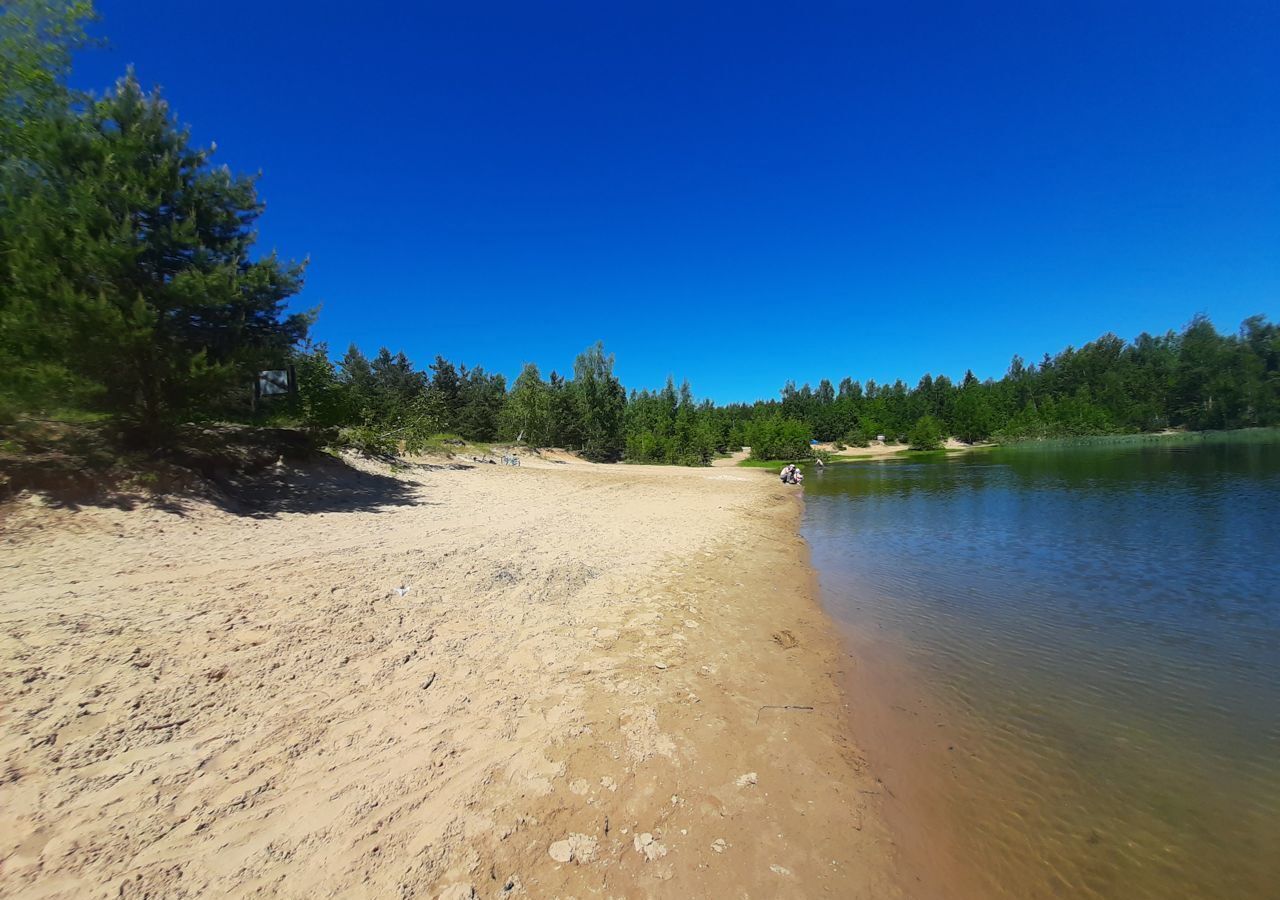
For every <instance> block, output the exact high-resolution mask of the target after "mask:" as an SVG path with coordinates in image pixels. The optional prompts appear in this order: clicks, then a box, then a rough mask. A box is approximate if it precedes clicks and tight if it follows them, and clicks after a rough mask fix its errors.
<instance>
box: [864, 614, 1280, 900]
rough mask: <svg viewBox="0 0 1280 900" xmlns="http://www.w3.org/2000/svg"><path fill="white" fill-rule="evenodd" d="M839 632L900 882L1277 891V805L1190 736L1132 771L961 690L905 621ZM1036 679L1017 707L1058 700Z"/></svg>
mask: <svg viewBox="0 0 1280 900" xmlns="http://www.w3.org/2000/svg"><path fill="white" fill-rule="evenodd" d="M842 633H843V635H844V644H845V646H846V648H847V650H848V652H849V654H850V663H851V664H850V665H849V666H848V667H847V669H846V671H845V673H844V677H843V684H844V686H845V690H846V692H847V693H848V695H849V696H850V697H853V698H857V700H858V702H857V703H855V704H853V705H852V706H851V727H852V730H853V733H854V734H856V735H857V738H858V742H859V746H860V747H862V748H863V750H864V752H865V754H866V759H867V761H868V764H869V767H870V770H871V771H872V772H874V773H875V775H876V777H877V780H878V781H879V784H878V787H879V788H880V790H881V791H882V792H883V794H884V797H883V800H884V803H883V806H882V811H883V813H884V819H885V822H886V824H887V825H888V828H889V832H890V834H891V836H892V839H893V842H894V845H895V851H896V861H897V868H898V872H899V877H900V883H901V885H902V887H903V890H904V893H905V895H906V896H907V897H910V898H915V900H937V898H947V900H997V898H999V900H1003V898H1009V900H1040V898H1045V900H1050V898H1081V900H1110V898H1115V900H1138V898H1153V900H1155V898H1167V897H1186V898H1192V897H1194V898H1204V900H1210V898H1224V900H1225V898H1232V900H1235V898H1241V900H1243V898H1255V897H1256V898H1259V900H1261V898H1264V897H1272V896H1276V893H1275V892H1276V887H1277V885H1280V857H1278V856H1277V855H1276V854H1275V853H1274V852H1273V851H1274V848H1275V847H1276V846H1280V844H1277V843H1276V841H1277V838H1278V837H1280V809H1277V808H1276V807H1275V806H1274V805H1272V804H1268V803H1267V802H1266V800H1265V798H1264V799H1261V800H1259V799H1258V798H1256V797H1252V796H1247V795H1245V794H1243V793H1241V789H1240V786H1239V785H1237V784H1223V783H1221V782H1220V781H1219V780H1217V779H1214V778H1209V777H1206V776H1205V775H1204V773H1203V772H1202V770H1201V768H1200V765H1199V763H1200V759H1199V758H1198V757H1197V756H1196V755H1195V753H1196V751H1195V748H1194V747H1191V746H1179V745H1178V743H1177V742H1176V741H1172V740H1171V741H1170V742H1169V743H1168V744H1166V745H1164V746H1162V747H1161V755H1160V756H1159V757H1158V758H1155V757H1153V758H1150V759H1148V760H1146V761H1145V765H1146V767H1147V770H1146V771H1135V770H1134V769H1133V768H1132V767H1129V766H1120V765H1118V764H1117V762H1116V759H1115V758H1114V757H1112V756H1105V755H1104V756H1102V757H1098V756H1097V754H1096V753H1090V752H1088V751H1087V750H1083V749H1080V748H1073V746H1072V745H1071V742H1070V741H1069V740H1061V741H1059V740H1058V739H1057V738H1056V737H1055V738H1054V739H1052V740H1050V739H1048V738H1046V737H1045V735H1038V736H1030V735H1028V734H1026V733H1024V732H1022V731H1021V729H1020V728H1018V727H1017V726H1015V725H1012V724H1010V723H1009V722H1006V721H1003V720H1002V718H1001V716H1000V715H998V714H994V713H992V712H990V711H987V710H986V707H987V706H989V705H990V704H989V702H988V699H987V698H985V697H983V696H980V695H979V694H977V693H975V692H976V691H977V690H978V688H980V687H982V685H981V684H978V685H974V684H968V685H967V688H966V690H965V691H959V690H956V689H954V688H955V686H954V685H951V684H949V683H948V680H947V679H948V676H947V675H945V674H943V673H940V672H938V671H936V670H933V669H925V668H923V667H922V665H921V662H920V660H919V659H918V658H916V657H915V656H913V655H912V653H911V651H910V650H909V649H908V645H907V643H906V642H905V641H904V639H903V638H902V636H900V635H893V634H889V633H886V632H884V631H879V630H876V629H875V627H874V626H869V625H865V624H864V625H860V626H859V627H857V628H855V627H851V626H848V625H846V624H844V623H842ZM999 677H1002V678H1004V679H1006V680H1007V679H1009V678H1011V677H1016V676H1014V675H1012V674H1011V673H1008V672H1006V673H1001V674H1000V675H999ZM1037 688H1038V685H1036V684H1024V685H1019V686H1018V696H1019V697H1020V698H1021V700H1020V702H1021V703H1023V704H1025V706H1024V707H1023V709H1024V710H1025V709H1027V708H1035V707H1036V705H1037V704H1046V703H1051V702H1052V700H1051V698H1050V697H1049V696H1048V695H1045V694H1042V693H1037ZM1058 737H1061V735H1059V736H1058ZM1268 810H1269V811H1268Z"/></svg>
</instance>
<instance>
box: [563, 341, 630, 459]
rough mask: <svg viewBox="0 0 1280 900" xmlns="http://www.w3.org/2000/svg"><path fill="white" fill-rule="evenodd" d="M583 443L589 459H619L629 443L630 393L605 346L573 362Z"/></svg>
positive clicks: (591, 350) (584, 452)
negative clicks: (626, 430) (626, 433)
mask: <svg viewBox="0 0 1280 900" xmlns="http://www.w3.org/2000/svg"><path fill="white" fill-rule="evenodd" d="M571 390H572V396H573V398H574V406H575V407H576V412H577V420H578V423H579V431H580V437H579V440H580V441H581V450H582V455H583V456H585V457H586V458H587V459H592V460H597V461H604V460H616V459H619V458H620V457H621V456H622V450H623V446H624V443H625V438H624V434H623V415H624V413H625V411H626V405H627V394H626V391H625V390H624V389H623V387H622V382H620V381H618V379H617V378H616V377H614V374H613V356H612V354H610V355H605V352H604V344H603V343H599V342H597V343H596V344H595V346H593V347H588V348H587V349H586V350H584V351H583V352H582V353H580V354H578V358H577V359H576V360H574V363H573V384H572V386H571Z"/></svg>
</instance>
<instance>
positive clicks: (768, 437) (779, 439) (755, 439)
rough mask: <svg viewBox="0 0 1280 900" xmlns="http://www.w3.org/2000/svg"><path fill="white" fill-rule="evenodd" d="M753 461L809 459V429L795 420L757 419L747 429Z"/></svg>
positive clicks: (810, 449)
mask: <svg viewBox="0 0 1280 900" xmlns="http://www.w3.org/2000/svg"><path fill="white" fill-rule="evenodd" d="M745 430H746V438H747V441H748V444H749V445H750V447H751V458H752V459H808V458H809V457H811V456H812V455H813V450H812V448H811V447H810V446H809V427H808V426H807V425H805V423H804V422H797V421H795V420H794V419H757V420H756V421H754V422H749V423H748V424H747V427H746V429H745Z"/></svg>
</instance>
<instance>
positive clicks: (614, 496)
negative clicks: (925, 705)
mask: <svg viewBox="0 0 1280 900" xmlns="http://www.w3.org/2000/svg"><path fill="white" fill-rule="evenodd" d="M360 465H362V466H364V467H365V468H366V469H367V471H365V472H362V473H355V474H354V475H352V474H351V472H350V471H349V470H348V469H342V468H335V467H329V469H327V470H325V471H322V472H304V471H301V470H299V471H289V472H281V473H280V480H281V481H282V483H285V485H286V487H288V488H289V490H288V491H287V492H286V493H285V494H284V496H285V497H287V500H286V501H281V502H280V504H279V507H278V508H276V509H274V510H272V511H269V512H268V513H265V514H250V515H245V514H240V515H235V514H232V513H228V512H227V511H225V510H222V509H217V508H213V507H210V506H209V505H208V504H205V503H200V502H196V501H192V502H190V503H187V504H185V507H184V508H183V509H181V510H180V511H179V512H177V513H175V512H173V511H163V510H157V509H137V510H132V511H126V510H120V509H111V508H102V509H86V510H83V511H81V512H78V513H70V512H67V511H60V510H48V509H41V508H38V507H37V506H35V505H32V506H31V507H30V508H23V509H19V510H17V511H16V513H15V514H14V515H11V516H10V517H9V519H8V520H7V521H6V525H7V526H9V528H8V531H7V533H6V534H5V535H4V539H5V540H6V543H7V549H6V553H7V554H8V555H9V556H10V557H11V558H12V559H13V560H14V561H15V562H16V563H17V565H16V566H15V570H14V572H13V573H11V577H10V578H9V579H7V581H6V585H5V588H4V590H3V592H0V593H3V595H4V596H3V603H0V625H3V629H2V632H3V635H4V637H3V640H4V643H3V644H0V650H2V653H0V660H2V661H3V665H4V669H5V672H6V674H8V675H10V676H17V675H22V677H21V678H16V677H10V678H7V679H5V682H4V684H5V688H4V696H3V698H2V699H3V701H4V708H5V710H6V730H5V735H4V738H3V743H2V744H0V762H3V763H4V764H5V765H6V767H7V770H8V771H10V772H13V773H17V774H16V777H14V778H13V779H11V780H10V781H8V782H7V783H6V784H5V785H3V786H0V802H3V803H4V805H5V808H6V809H7V810H10V811H11V816H10V822H9V823H8V824H6V825H4V826H0V860H2V861H0V865H2V866H3V870H4V872H5V876H6V877H5V882H6V888H5V890H4V891H0V893H4V892H7V891H8V890H15V891H21V890H24V889H31V888H33V887H34V886H35V885H36V884H37V883H39V884H40V885H41V887H42V888H44V889H45V890H46V893H47V894H48V895H49V896H73V895H77V894H80V893H83V892H84V891H86V890H97V891H100V892H105V891H111V892H115V891H116V890H117V889H125V891H126V893H129V892H131V891H134V890H137V891H142V890H151V891H157V892H161V893H174V892H180V891H184V890H186V891H217V892H231V893H249V892H252V891H256V890H262V891H266V892H269V893H279V894H284V895H300V894H304V893H305V894H308V895H311V896H314V895H321V896H324V895H336V894H349V893H352V892H355V893H365V894H371V895H378V894H385V893H387V892H392V891H399V892H401V893H404V894H406V895H413V896H424V897H433V896H450V897H470V896H476V897H506V896H513V895H515V894H517V893H519V892H520V891H523V892H525V893H526V894H527V895H528V896H550V895H555V894H556V893H560V894H566V893H573V892H579V893H581V894H588V893H591V894H594V893H601V892H604V893H608V892H610V891H618V892H624V893H627V892H632V891H637V892H643V893H645V894H647V895H652V896H687V895H691V894H693V895H696V894H700V893H701V894H707V895H736V894H741V893H743V892H746V893H750V894H752V895H762V896H763V895H770V896H822V895H829V896H833V897H885V896H889V897H892V896H898V895H899V891H898V889H897V887H896V882H895V877H896V876H895V873H894V855H895V854H894V849H893V846H892V841H891V840H890V838H889V834H888V831H887V829H886V827H885V824H884V817H883V814H882V810H881V808H880V806H879V798H878V797H877V796H876V794H875V791H876V780H875V778H874V776H873V775H872V774H871V772H870V771H869V770H868V767H867V764H866V761H865V758H864V757H863V755H862V752H861V750H860V749H859V748H858V745H857V744H856V743H855V741H854V738H853V733H852V731H851V729H850V720H849V715H848V703H849V699H850V698H847V697H846V696H845V695H844V694H843V693H842V688H841V685H840V684H839V683H838V680H839V678H840V675H841V672H842V670H843V668H844V666H845V665H846V654H845V653H844V652H843V651H842V649H841V645H840V644H839V639H838V632H837V630H836V626H835V623H834V622H833V621H832V620H831V619H830V618H829V617H828V616H827V614H826V613H825V612H824V611H823V609H822V607H821V604H820V601H819V597H818V594H817V581H816V573H815V572H814V571H813V569H812V567H811V566H810V564H809V559H808V548H807V545H806V544H805V543H804V541H803V540H802V539H801V538H800V536H799V533H798V526H799V518H800V514H801V504H802V498H801V497H800V496H799V495H798V494H796V493H795V492H793V491H789V490H787V489H784V488H783V487H782V486H781V485H779V484H778V483H777V482H776V480H775V479H774V477H773V476H772V475H770V474H768V473H759V474H758V475H757V474H756V473H752V472H746V471H743V470H731V469H725V468H706V469H670V468H659V467H609V466H593V465H589V464H582V463H570V462H567V461H559V460H547V461H540V462H539V461H534V462H532V463H531V464H527V466H526V467H522V468H521V469H514V470H513V469H502V468H498V467H493V468H490V467H485V466H478V467H473V468H471V469H469V470H467V471H450V470H438V469H422V468H416V467H415V468H413V469H412V470H411V471H410V472H409V473H408V474H406V475H400V476H397V477H395V478H391V477H390V476H388V474H387V473H386V472H384V471H382V470H381V469H380V468H379V467H377V466H374V465H372V464H367V463H361V464H360ZM335 466H336V464H335ZM337 497H341V498H344V499H343V502H337V500H336V499H335V498H337ZM807 707H812V709H809V708H807Z"/></svg>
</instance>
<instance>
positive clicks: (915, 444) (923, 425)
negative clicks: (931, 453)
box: [907, 416, 942, 450]
mask: <svg viewBox="0 0 1280 900" xmlns="http://www.w3.org/2000/svg"><path fill="white" fill-rule="evenodd" d="M907 445H908V446H909V447H910V448H911V449H912V450H937V449H938V448H939V447H941V446H942V425H941V423H939V422H938V420H937V419H935V418H934V417H933V416H921V417H920V418H918V419H916V424H914V425H912V426H911V431H910V433H909V434H908V435H907Z"/></svg>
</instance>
